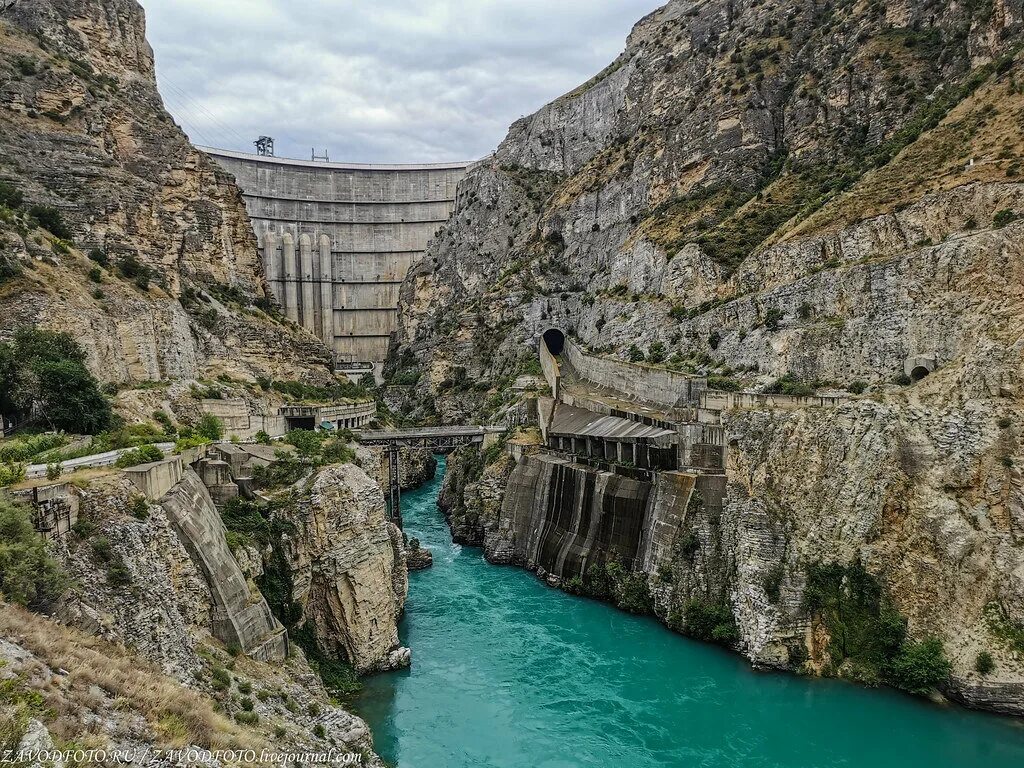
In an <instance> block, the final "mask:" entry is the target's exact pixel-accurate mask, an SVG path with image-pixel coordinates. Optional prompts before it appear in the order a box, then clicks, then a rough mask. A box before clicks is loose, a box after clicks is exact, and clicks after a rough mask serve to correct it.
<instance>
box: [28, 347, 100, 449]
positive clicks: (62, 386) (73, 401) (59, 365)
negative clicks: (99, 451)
mask: <svg viewBox="0 0 1024 768" xmlns="http://www.w3.org/2000/svg"><path fill="white" fill-rule="evenodd" d="M34 372H35V375H36V404H37V406H38V408H39V410H40V412H41V414H42V416H43V418H44V419H45V420H46V421H47V422H49V423H50V425H51V426H53V428H54V429H61V430H64V431H65V432H75V433H81V434H85V435H95V434H97V433H99V432H102V431H103V430H104V429H106V428H107V427H108V426H109V425H110V422H111V419H112V418H113V411H112V410H111V408H110V401H109V400H107V398H106V397H104V395H103V393H102V392H100V389H99V385H98V383H97V381H96V379H95V378H93V376H92V374H90V373H89V371H87V370H86V369H85V366H84V365H82V364H81V363H76V362H73V361H70V360H65V361H62V362H45V363H40V364H39V365H37V366H36V367H35V371H34Z"/></svg>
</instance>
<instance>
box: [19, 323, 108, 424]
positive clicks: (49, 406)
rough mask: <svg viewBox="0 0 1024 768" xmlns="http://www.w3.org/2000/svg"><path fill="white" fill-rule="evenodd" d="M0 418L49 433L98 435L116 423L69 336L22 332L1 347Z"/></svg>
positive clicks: (51, 332)
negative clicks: (35, 424)
mask: <svg viewBox="0 0 1024 768" xmlns="http://www.w3.org/2000/svg"><path fill="white" fill-rule="evenodd" d="M0 413H3V414H5V415H8V416H15V417H17V418H18V419H19V420H21V419H24V420H28V419H32V418H37V419H38V420H40V421H42V422H43V423H45V424H46V425H48V426H49V427H50V428H51V429H54V430H64V431H66V432H74V433H81V434H90V435H95V434H97V433H99V432H102V431H103V430H104V429H107V428H108V427H109V426H110V425H111V423H112V421H113V411H112V410H111V408H110V402H109V401H108V400H107V398H106V397H105V396H104V394H103V393H102V392H101V391H100V387H99V382H97V380H96V378H95V377H94V376H93V375H92V374H91V373H89V371H88V369H86V367H85V351H84V350H83V349H82V348H81V347H80V346H79V344H78V342H76V341H75V340H74V339H73V338H72V337H71V336H70V335H68V334H66V333H55V332H53V331H44V330H39V329H36V328H22V329H19V330H18V331H17V332H16V333H15V335H14V340H13V341H10V342H6V343H4V344H0Z"/></svg>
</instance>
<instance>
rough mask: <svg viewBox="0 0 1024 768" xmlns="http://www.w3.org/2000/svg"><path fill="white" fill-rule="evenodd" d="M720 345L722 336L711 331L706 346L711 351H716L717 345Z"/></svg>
mask: <svg viewBox="0 0 1024 768" xmlns="http://www.w3.org/2000/svg"><path fill="white" fill-rule="evenodd" d="M721 343H722V334H720V333H719V332H718V331H712V332H711V333H710V334H709V335H708V346H709V347H711V348H712V349H718V345H719V344H721Z"/></svg>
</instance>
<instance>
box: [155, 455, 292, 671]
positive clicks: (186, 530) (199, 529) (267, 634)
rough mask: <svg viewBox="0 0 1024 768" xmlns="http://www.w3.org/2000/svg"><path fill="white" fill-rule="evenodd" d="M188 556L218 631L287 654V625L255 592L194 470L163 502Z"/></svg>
mask: <svg viewBox="0 0 1024 768" xmlns="http://www.w3.org/2000/svg"><path fill="white" fill-rule="evenodd" d="M160 505H161V506H162V507H163V508H164V510H165V511H166V512H167V517H168V519H169V520H170V521H171V525H172V526H173V527H174V530H175V532H176V533H177V534H178V536H179V537H180V538H181V541H182V543H183V544H184V545H185V549H186V550H187V551H188V553H189V556H190V557H191V558H192V560H193V561H194V562H195V564H196V566H197V567H198V568H199V570H200V572H202V574H203V576H204V577H205V578H206V582H207V584H208V585H209V587H210V592H211V593H212V595H213V602H214V610H213V615H212V616H211V631H212V632H213V635H214V636H215V637H216V638H218V639H219V640H221V641H222V642H224V643H226V644H228V645H236V646H238V647H239V648H241V649H242V651H243V652H245V653H246V654H247V655H249V656H253V657H255V658H259V659H262V660H264V661H281V660H283V659H285V658H286V656H287V652H288V641H287V637H286V635H285V632H284V628H283V627H282V626H281V625H280V624H279V623H278V621H277V619H275V618H274V615H273V614H272V613H271V611H270V606H268V605H267V601H266V600H265V599H264V598H263V596H262V595H261V594H260V593H259V592H258V591H250V589H249V585H248V583H247V582H246V579H245V575H244V574H243V573H242V569H241V568H239V567H238V563H237V562H236V561H235V558H234V555H232V554H231V550H230V549H229V548H228V544H227V539H226V538H225V530H224V525H223V523H221V519H220V515H219V514H218V513H217V509H216V507H214V504H213V500H212V499H211V498H210V494H209V492H208V491H207V490H206V486H204V485H203V481H202V480H201V479H200V478H199V475H197V474H196V473H195V472H194V471H193V470H191V469H186V470H185V472H184V474H183V475H182V476H181V480H180V482H179V483H178V484H177V485H175V486H174V487H173V488H172V489H170V491H169V492H168V493H167V494H166V495H165V496H164V497H163V498H162V499H161V500H160Z"/></svg>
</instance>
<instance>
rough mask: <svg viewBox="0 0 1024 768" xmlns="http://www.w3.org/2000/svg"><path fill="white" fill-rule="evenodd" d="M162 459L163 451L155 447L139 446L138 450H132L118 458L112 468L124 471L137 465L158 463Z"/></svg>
mask: <svg viewBox="0 0 1024 768" xmlns="http://www.w3.org/2000/svg"><path fill="white" fill-rule="evenodd" d="M163 457H164V454H163V451H161V450H160V449H159V448H157V447H156V446H155V445H140V446H139V447H138V448H132V449H131V450H130V451H125V452H124V453H122V454H121V455H120V456H118V457H117V461H116V462H115V463H114V466H115V467H118V468H120V469H125V468H126V467H135V466H138V465H139V464H149V463H151V462H154V461H160V460H161V459H162V458H163Z"/></svg>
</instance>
